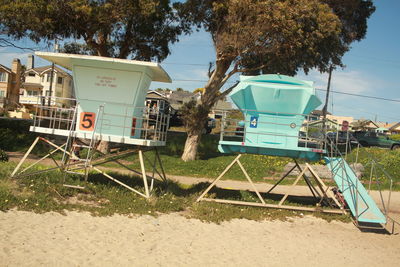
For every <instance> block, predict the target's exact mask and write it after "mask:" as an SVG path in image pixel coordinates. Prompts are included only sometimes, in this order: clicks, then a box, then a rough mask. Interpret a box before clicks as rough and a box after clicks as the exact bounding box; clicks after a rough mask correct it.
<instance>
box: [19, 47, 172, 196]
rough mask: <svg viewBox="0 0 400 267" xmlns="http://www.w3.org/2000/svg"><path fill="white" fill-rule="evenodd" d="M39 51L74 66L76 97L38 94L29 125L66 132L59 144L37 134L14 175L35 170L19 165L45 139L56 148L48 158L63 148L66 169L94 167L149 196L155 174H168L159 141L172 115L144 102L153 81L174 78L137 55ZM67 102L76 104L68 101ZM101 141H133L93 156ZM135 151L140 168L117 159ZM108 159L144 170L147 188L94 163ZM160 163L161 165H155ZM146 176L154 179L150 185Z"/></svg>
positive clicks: (70, 67)
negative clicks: (132, 57) (150, 156)
mask: <svg viewBox="0 0 400 267" xmlns="http://www.w3.org/2000/svg"><path fill="white" fill-rule="evenodd" d="M36 55H37V56H39V57H41V58H43V59H45V60H48V61H50V62H52V63H54V64H57V65H59V66H61V67H64V68H66V69H67V70H69V71H71V72H72V75H73V78H74V92H75V97H74V98H72V99H63V98H61V97H57V96H39V98H38V101H37V105H36V115H35V117H34V123H33V125H32V126H31V127H30V130H31V131H32V132H36V133H40V134H47V135H50V136H52V135H53V136H61V137H65V139H66V142H65V143H64V144H62V145H57V144H55V143H54V142H52V141H51V140H49V139H48V138H45V137H38V138H37V139H36V140H35V142H34V143H33V144H32V146H31V148H30V149H29V150H28V151H27V153H26V155H25V156H24V158H23V159H22V160H21V162H20V164H18V166H17V167H16V168H15V170H14V172H13V173H12V176H16V175H27V174H34V173H28V172H27V170H28V169H30V168H31V167H32V166H29V167H28V168H25V169H23V170H22V171H20V172H18V171H19V169H20V167H21V164H22V163H23V162H24V160H25V159H26V157H27V155H28V154H29V153H30V152H31V150H32V149H33V147H34V146H35V145H36V143H37V142H38V141H43V142H45V143H46V144H47V145H50V146H51V147H52V148H54V149H55V150H53V151H50V152H49V154H48V155H46V156H45V157H44V158H47V157H52V155H53V154H54V153H56V152H60V151H61V152H62V153H63V156H62V160H61V162H57V161H55V162H56V165H57V166H56V167H55V168H59V169H60V170H62V171H64V172H66V173H72V174H82V175H85V180H86V179H87V177H88V172H89V170H93V171H95V172H98V173H101V174H103V175H104V176H105V177H107V178H109V179H110V180H112V181H114V182H116V183H118V184H120V185H122V186H124V187H125V188H127V189H129V190H131V191H133V192H135V193H138V194H140V195H142V196H144V197H146V198H148V197H150V192H151V189H152V187H153V180H154V175H155V174H158V175H159V177H160V178H161V179H162V180H164V181H165V180H166V177H165V174H164V172H163V169H162V166H161V165H162V164H161V160H160V157H159V155H158V152H157V147H159V146H165V144H166V140H167V130H168V128H169V115H168V113H167V112H164V111H161V110H150V108H149V107H146V106H145V98H146V94H147V92H148V89H149V86H150V83H151V82H152V81H157V82H166V83H170V82H171V78H170V77H169V75H168V74H167V73H166V72H165V70H164V69H163V68H162V67H161V66H160V65H159V64H158V63H153V62H144V61H136V60H126V59H116V58H107V57H98V56H87V55H74V54H64V53H49V52H36ZM46 103H51V105H50V104H47V105H46ZM65 103H73V105H71V106H66V105H65ZM150 113H151V114H152V116H150ZM59 139H60V138H59ZM100 142H111V143H114V144H115V143H118V144H125V145H133V146H134V147H133V148H132V149H127V150H126V149H125V150H123V151H121V152H120V153H111V154H106V155H103V157H96V158H95V159H94V158H93V155H94V154H95V152H96V153H101V151H99V150H98V149H97V148H98V145H99V143H100ZM119 146H121V145H119ZM116 147H118V145H116ZM149 149H154V150H155V152H156V153H155V159H154V160H147V161H148V162H149V163H150V165H151V168H152V170H153V172H152V173H153V175H152V176H151V177H148V175H147V174H146V170H145V164H144V162H145V159H146V158H145V155H144V154H143V151H146V150H149ZM80 150H87V153H86V156H83V157H81V156H80V155H79V153H77V151H78V152H79V151H80ZM136 153H137V154H138V156H139V160H140V165H141V169H140V170H139V171H135V170H132V169H131V168H129V167H127V166H125V165H124V164H123V163H121V162H120V161H118V159H120V158H122V157H127V156H129V155H132V154H136ZM44 158H42V159H41V160H43V159H44ZM41 160H39V162H40V161H41ZM109 161H114V162H116V163H118V164H119V165H121V166H123V167H124V168H126V169H128V170H130V171H132V172H133V173H134V174H139V175H140V176H142V177H143V183H144V187H145V190H144V192H139V191H138V190H136V189H134V188H133V187H131V186H129V185H127V184H126V183H123V182H121V181H120V180H118V179H116V178H115V177H112V176H111V175H110V174H107V173H105V172H104V171H102V170H100V169H99V168H98V167H96V166H97V165H100V164H102V163H105V162H109ZM157 164H158V165H159V167H160V168H161V169H160V170H159V169H157V168H156V165H157ZM52 169H54V168H52ZM52 169H49V170H52ZM148 180H151V184H150V185H149V184H148ZM75 187H76V186H75Z"/></svg>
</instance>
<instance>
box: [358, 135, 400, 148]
mask: <svg viewBox="0 0 400 267" xmlns="http://www.w3.org/2000/svg"><path fill="white" fill-rule="evenodd" d="M353 136H354V137H355V138H356V139H357V140H358V142H359V143H360V145H362V146H365V147H368V146H377V147H383V148H389V149H392V150H394V149H399V148H400V141H396V140H393V139H390V137H389V136H387V135H384V134H381V133H376V132H354V133H353Z"/></svg>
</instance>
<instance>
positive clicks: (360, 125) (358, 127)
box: [351, 119, 379, 132]
mask: <svg viewBox="0 0 400 267" xmlns="http://www.w3.org/2000/svg"><path fill="white" fill-rule="evenodd" d="M351 126H352V128H353V130H354V131H369V132H373V131H375V130H376V129H378V128H379V125H377V123H376V122H374V121H372V120H365V119H360V120H354V121H353V122H352V124H351Z"/></svg>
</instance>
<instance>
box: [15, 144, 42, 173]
mask: <svg viewBox="0 0 400 267" xmlns="http://www.w3.org/2000/svg"><path fill="white" fill-rule="evenodd" d="M38 141H39V137H36V139H35V141H33V143H32V145H31V146H30V148H29V149H28V151H26V153H25V155H24V156H23V157H22V159H21V161H20V162H19V163H18V165H17V167H15V169H14V171H13V172H12V173H11V177H14V175H15V174H16V173H17V171H18V170H19V168H21V165H22V164H23V163H24V161H25V160H26V158H27V157H28V156H29V154H30V153H31V152H32V149H33V148H34V147H35V146H36V144H37V142H38Z"/></svg>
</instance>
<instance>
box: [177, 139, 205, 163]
mask: <svg viewBox="0 0 400 267" xmlns="http://www.w3.org/2000/svg"><path fill="white" fill-rule="evenodd" d="M200 139H201V134H200V133H197V134H188V137H187V139H186V142H185V150H184V151H183V154H182V160H183V161H192V160H195V159H196V155H197V148H198V147H199V143H200Z"/></svg>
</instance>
